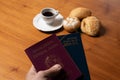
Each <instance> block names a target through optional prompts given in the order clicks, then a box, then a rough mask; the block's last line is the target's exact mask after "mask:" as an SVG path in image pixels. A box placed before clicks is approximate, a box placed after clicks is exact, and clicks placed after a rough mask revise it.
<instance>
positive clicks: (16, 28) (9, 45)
mask: <svg viewBox="0 0 120 80" xmlns="http://www.w3.org/2000/svg"><path fill="white" fill-rule="evenodd" d="M119 5H120V0H1V1H0V80H24V78H25V76H26V73H27V72H28V70H29V68H30V67H31V62H30V60H29V59H28V57H27V56H26V54H25V52H24V50H25V49H26V48H27V47H29V46H31V45H32V44H34V43H36V42H38V41H40V40H42V39H44V38H46V37H47V36H49V35H51V33H43V32H41V31H39V30H37V29H36V28H34V27H33V25H32V20H33V17H34V16H35V15H36V14H38V13H39V12H40V10H41V9H42V8H44V7H53V8H55V9H58V10H59V11H60V13H61V14H62V15H63V16H64V17H65V18H66V17H67V16H68V15H69V13H70V11H71V10H72V9H74V8H76V7H86V8H89V9H91V10H92V12H93V15H95V16H97V17H98V18H99V19H100V20H101V22H102V25H103V29H102V30H101V32H100V36H99V37H90V36H88V35H85V34H83V33H82V34H81V37H82V42H83V46H84V50H85V55H86V59H87V63H88V67H89V71H90V75H91V80H119V79H120V24H119V23H120V7H119ZM56 34H57V35H63V34H68V32H66V31H65V30H61V31H58V32H56ZM73 75H74V74H73Z"/></svg>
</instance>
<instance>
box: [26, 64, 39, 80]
mask: <svg viewBox="0 0 120 80" xmlns="http://www.w3.org/2000/svg"><path fill="white" fill-rule="evenodd" d="M36 73H37V72H36V70H35V68H34V66H33V65H32V67H31V68H30V70H29V71H28V73H27V75H26V80H31V79H32V78H33V77H34V76H35V74H36Z"/></svg>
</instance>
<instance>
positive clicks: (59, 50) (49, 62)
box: [25, 34, 82, 80]
mask: <svg viewBox="0 0 120 80" xmlns="http://www.w3.org/2000/svg"><path fill="white" fill-rule="evenodd" d="M25 52H26V54H27V55H28V57H29V58H30V60H31V62H32V63H33V65H34V67H35V68H36V70H37V71H40V70H45V69H48V68H50V67H51V66H53V65H54V64H60V65H61V66H62V67H63V70H61V74H59V75H58V76H57V77H56V78H53V79H52V80H76V79H77V78H79V77H81V75H82V74H81V71H80V70H79V68H78V67H77V66H76V64H75V63H74V61H73V60H72V58H71V57H70V55H69V54H68V53H67V51H66V50H65V48H64V47H63V45H62V43H61V42H60V41H59V39H58V37H57V36H56V35H55V34H53V35H51V36H49V37H47V38H45V39H44V40H42V41H40V42H38V43H36V44H34V45H33V46H31V47H29V48H27V49H26V50H25Z"/></svg>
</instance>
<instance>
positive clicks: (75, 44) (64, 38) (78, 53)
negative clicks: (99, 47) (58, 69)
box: [58, 33, 90, 80]
mask: <svg viewBox="0 0 120 80" xmlns="http://www.w3.org/2000/svg"><path fill="white" fill-rule="evenodd" d="M58 38H59V40H60V41H61V42H62V44H63V45H64V47H65V49H66V50H67V51H68V53H69V55H70V56H71V57H72V59H73V60H74V62H75V63H76V65H77V66H78V68H79V69H80V70H81V72H82V74H83V75H82V79H80V80H90V74H89V70H88V66H87V61H86V57H85V53H84V49H83V45H82V41H81V36H80V33H71V34H68V35H61V36H58Z"/></svg>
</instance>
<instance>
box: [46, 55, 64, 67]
mask: <svg viewBox="0 0 120 80" xmlns="http://www.w3.org/2000/svg"><path fill="white" fill-rule="evenodd" d="M54 64H60V65H61V66H62V67H63V64H62V61H61V59H60V58H59V57H58V56H55V55H48V56H47V57H46V59H45V65H46V67H47V68H50V67H51V66H53V65H54Z"/></svg>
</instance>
